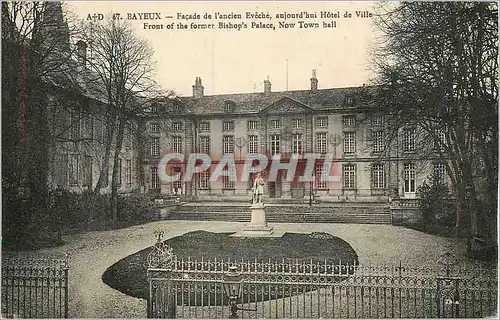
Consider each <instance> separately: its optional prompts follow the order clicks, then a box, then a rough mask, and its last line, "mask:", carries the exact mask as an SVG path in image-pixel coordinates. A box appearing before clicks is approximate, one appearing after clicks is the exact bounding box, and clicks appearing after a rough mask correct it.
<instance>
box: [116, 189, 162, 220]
mask: <svg viewBox="0 0 500 320" xmlns="http://www.w3.org/2000/svg"><path fill="white" fill-rule="evenodd" d="M118 218H119V220H122V221H135V222H144V221H153V220H157V219H158V218H159V209H158V208H157V207H156V205H155V204H154V202H153V201H152V200H151V199H150V197H149V196H148V195H146V194H142V193H130V194H126V195H120V196H119V197H118Z"/></svg>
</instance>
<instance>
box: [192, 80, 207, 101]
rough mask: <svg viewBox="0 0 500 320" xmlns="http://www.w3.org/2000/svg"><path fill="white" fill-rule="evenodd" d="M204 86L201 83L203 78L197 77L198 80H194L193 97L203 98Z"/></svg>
mask: <svg viewBox="0 0 500 320" xmlns="http://www.w3.org/2000/svg"><path fill="white" fill-rule="evenodd" d="M203 89H204V88H203V86H202V85H201V78H200V77H196V80H195V81H194V86H193V97H195V98H196V99H201V98H203Z"/></svg>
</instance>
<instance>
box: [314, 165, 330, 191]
mask: <svg viewBox="0 0 500 320" xmlns="http://www.w3.org/2000/svg"><path fill="white" fill-rule="evenodd" d="M326 176H327V173H326V172H325V173H324V172H323V166H322V165H319V166H316V168H315V170H314V182H315V183H316V189H327V188H328V184H327V180H326Z"/></svg>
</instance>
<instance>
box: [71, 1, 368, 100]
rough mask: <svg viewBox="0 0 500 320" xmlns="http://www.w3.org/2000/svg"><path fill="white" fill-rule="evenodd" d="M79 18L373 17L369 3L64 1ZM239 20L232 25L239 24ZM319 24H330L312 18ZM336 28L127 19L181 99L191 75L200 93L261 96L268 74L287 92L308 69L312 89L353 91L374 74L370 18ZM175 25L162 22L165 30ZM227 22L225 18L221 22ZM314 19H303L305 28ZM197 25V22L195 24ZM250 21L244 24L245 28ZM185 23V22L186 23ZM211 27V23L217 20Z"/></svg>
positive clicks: (301, 85)
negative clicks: (217, 26) (185, 26)
mask: <svg viewBox="0 0 500 320" xmlns="http://www.w3.org/2000/svg"><path fill="white" fill-rule="evenodd" d="M67 4H68V6H67V7H68V8H70V9H71V10H73V11H74V12H76V13H77V14H78V15H79V16H81V17H82V18H83V17H86V16H87V15H88V14H89V13H90V14H93V13H103V14H106V13H109V12H119V13H120V14H121V15H122V17H125V18H126V15H127V13H136V14H137V13H142V12H158V13H161V15H162V16H167V15H172V16H174V17H176V16H177V13H182V14H192V13H200V14H201V15H203V13H205V12H207V13H211V14H213V13H214V12H220V13H231V12H234V13H241V14H243V15H244V14H245V12H247V11H248V12H259V13H260V12H269V13H270V14H271V15H272V16H273V19H271V20H269V21H267V20H263V21H264V22H266V23H269V22H273V23H274V24H275V25H278V21H277V20H276V19H275V18H274V16H275V15H276V13H282V12H287V13H296V12H302V11H308V12H311V13H312V12H316V13H317V14H318V16H319V12H320V11H328V12H332V13H336V12H339V13H340V15H341V16H343V14H344V13H345V12H346V11H349V12H351V13H352V15H353V16H355V15H356V13H355V12H356V11H365V10H369V11H373V8H372V5H373V3H371V2H353V1H351V2H348V1H346V2H285V1H280V2H272V3H264V2H232V3H229V2H209V1H200V2H144V1H141V2H138V1H137V2H105V1H102V2H67ZM238 20H239V19H238ZM316 20H318V22H320V24H321V23H322V22H323V21H325V22H328V21H331V20H332V19H320V18H319V19H316ZM335 20H337V27H336V28H335V29H328V28H318V29H300V28H294V29H279V28H277V29H276V30H274V31H271V30H265V29H264V30H263V29H246V30H242V31H234V30H231V31H230V30H196V31H195V30H183V31H181V30H174V31H170V30H166V29H164V30H144V29H142V27H143V23H144V22H151V23H155V22H157V20H156V21H155V20H153V21H151V20H148V21H146V20H144V21H131V22H132V23H133V25H134V26H135V27H136V28H137V32H138V33H139V35H140V36H143V37H145V38H147V39H148V40H149V41H150V42H151V44H152V46H153V48H154V50H155V56H154V58H155V60H156V61H157V62H158V64H157V67H158V75H157V79H158V81H159V83H160V84H161V85H162V86H163V87H164V88H165V89H173V90H175V91H176V92H177V93H179V94H181V95H185V96H186V95H187V96H189V95H191V94H192V87H191V86H192V85H193V84H194V80H195V78H196V77H201V78H202V81H203V85H204V87H205V94H222V93H235V92H255V91H262V90H263V85H262V82H263V81H264V80H265V79H266V77H267V76H269V79H270V81H271V83H272V90H273V91H283V90H286V88H287V80H286V79H287V76H286V69H287V68H286V65H287V63H286V61H287V59H288V88H289V89H290V90H300V89H308V88H309V86H310V81H309V78H310V77H311V70H312V69H316V70H317V77H318V80H319V88H331V87H346V86H360V85H362V84H363V83H368V82H369V79H370V78H371V77H372V76H373V74H372V72H371V70H370V63H369V51H370V48H371V46H373V44H374V36H373V34H374V32H373V26H372V22H371V19H370V18H355V17H353V18H351V19H345V18H341V19H335ZM173 21H175V23H177V22H178V20H176V19H173V20H165V19H163V20H161V21H160V22H161V23H163V24H164V27H166V25H167V24H168V23H170V22H173ZM228 21H229V20H228ZM312 21H313V20H309V22H312ZM201 22H204V21H201ZM248 22H249V21H248V20H247V23H248ZM188 23H190V22H188ZM216 23H217V22H216Z"/></svg>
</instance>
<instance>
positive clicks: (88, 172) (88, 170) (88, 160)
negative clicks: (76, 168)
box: [83, 156, 92, 187]
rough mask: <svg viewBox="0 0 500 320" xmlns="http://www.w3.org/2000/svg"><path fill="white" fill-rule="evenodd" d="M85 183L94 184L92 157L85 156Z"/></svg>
mask: <svg viewBox="0 0 500 320" xmlns="http://www.w3.org/2000/svg"><path fill="white" fill-rule="evenodd" d="M83 185H84V186H90V187H91V186H92V157H91V156H84V158H83Z"/></svg>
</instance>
